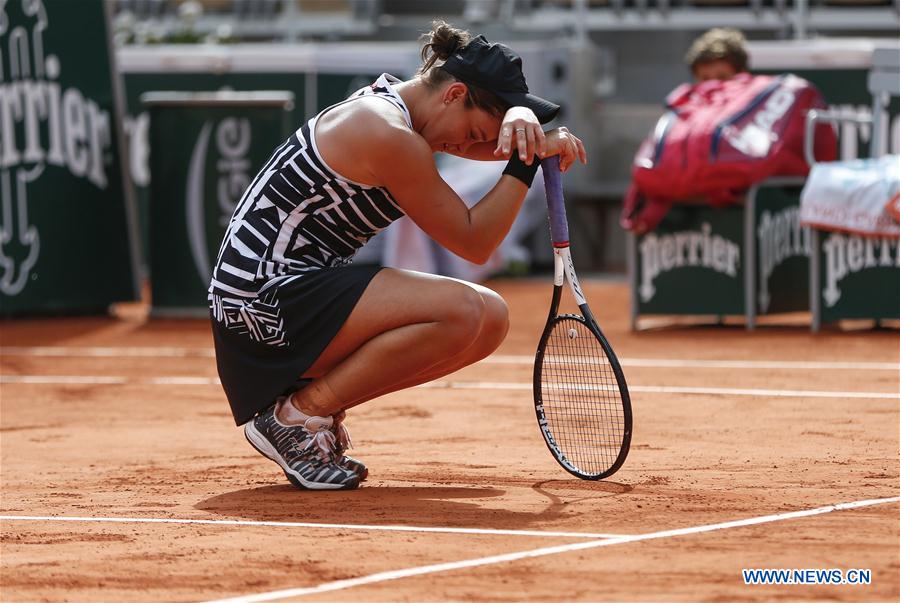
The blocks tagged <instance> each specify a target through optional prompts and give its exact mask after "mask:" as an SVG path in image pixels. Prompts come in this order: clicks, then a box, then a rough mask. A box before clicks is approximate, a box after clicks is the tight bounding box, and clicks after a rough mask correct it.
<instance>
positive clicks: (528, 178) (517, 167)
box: [503, 153, 541, 188]
mask: <svg viewBox="0 0 900 603" xmlns="http://www.w3.org/2000/svg"><path fill="white" fill-rule="evenodd" d="M540 165H541V161H540V159H538V156H537V155H535V156H534V157H533V158H532V160H531V165H526V164H525V162H524V161H522V160H521V159H519V155H518V154H517V153H513V155H512V157H510V158H509V163H507V164H506V168H505V169H504V170H503V173H504V174H509V175H510V176H512V177H513V178H518V179H519V180H521V181H522V182H524V183H525V186H527V187H528V188H531V183H532V182H534V175H535V174H537V170H538V167H540Z"/></svg>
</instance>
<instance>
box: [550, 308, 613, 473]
mask: <svg viewBox="0 0 900 603" xmlns="http://www.w3.org/2000/svg"><path fill="white" fill-rule="evenodd" d="M541 371H542V372H541V395H542V402H543V408H544V416H545V418H546V420H547V424H548V427H549V429H550V432H551V433H552V434H553V437H554V439H555V440H556V443H557V445H558V446H559V448H560V450H561V451H562V453H563V454H564V455H565V457H566V459H567V460H568V462H569V463H570V464H571V465H573V466H574V467H575V468H576V469H578V470H579V471H581V472H583V473H585V474H589V475H599V474H601V473H604V472H606V471H607V470H608V469H610V468H611V467H612V466H613V464H614V463H615V462H616V459H617V458H618V456H619V452H620V450H621V448H622V443H623V439H624V437H625V411H624V409H623V404H622V397H621V393H620V390H619V383H618V380H617V379H616V373H615V370H614V369H613V367H612V365H611V364H610V362H609V358H608V357H607V355H606V352H605V350H604V349H603V346H602V345H601V344H600V341H599V340H598V339H597V337H596V336H595V335H594V333H593V332H592V331H591V330H590V329H589V328H588V327H587V325H586V324H584V323H583V322H582V321H581V320H579V319H577V318H574V317H560V318H559V319H558V321H557V322H556V324H555V325H554V326H553V328H552V330H551V332H550V336H549V338H548V339H547V343H546V346H545V349H544V356H543V360H542V368H541Z"/></svg>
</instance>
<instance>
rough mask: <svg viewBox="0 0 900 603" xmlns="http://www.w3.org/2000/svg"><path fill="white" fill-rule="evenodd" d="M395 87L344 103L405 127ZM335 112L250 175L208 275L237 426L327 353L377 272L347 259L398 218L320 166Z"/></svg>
mask: <svg viewBox="0 0 900 603" xmlns="http://www.w3.org/2000/svg"><path fill="white" fill-rule="evenodd" d="M397 82H399V80H398V79H397V78H395V77H393V76H390V75H388V74H383V75H382V76H381V77H379V78H378V80H377V81H376V82H375V83H374V84H372V85H371V86H367V87H365V88H363V89H361V90H359V91H357V92H356V93H354V94H353V95H351V96H350V98H348V99H347V100H345V101H343V103H348V102H353V100H355V99H357V98H361V97H364V96H377V97H378V98H382V99H384V100H385V101H386V102H389V103H391V104H393V105H394V106H396V107H398V108H399V109H400V110H401V111H402V112H403V115H404V116H405V118H406V123H407V125H408V126H409V127H410V128H412V121H411V118H410V115H409V110H408V109H407V108H406V105H405V104H404V103H403V100H402V99H401V98H400V96H399V95H398V94H397V93H396V92H395V91H394V89H393V87H392V84H394V83H397ZM343 103H339V104H343ZM334 106H337V105H334ZM334 106H333V107H334ZM333 107H329V109H325V111H323V112H322V113H319V114H318V115H316V116H315V117H313V118H312V119H310V120H309V121H308V122H307V123H306V124H304V125H303V126H302V127H301V128H300V129H298V130H297V131H296V132H295V133H294V134H293V135H291V137H290V138H289V139H288V140H287V141H285V142H284V144H282V145H281V146H280V147H278V148H277V149H276V150H275V152H274V153H273V154H272V156H271V157H270V158H269V160H268V161H267V163H266V165H265V166H263V168H262V169H261V170H260V172H259V173H258V174H257V176H256V178H255V179H254V180H253V182H252V183H251V184H250V186H249V187H248V189H247V191H246V192H245V193H244V196H243V197H242V198H241V200H240V202H239V203H238V205H237V207H236V209H235V212H234V215H233V216H232V218H231V222H230V223H229V225H228V229H227V231H226V233H225V237H224V240H223V241H222V246H221V248H220V250H219V255H218V258H217V260H216V265H215V268H214V269H213V277H212V282H211V284H210V287H209V303H210V314H211V317H212V325H213V338H214V340H215V345H216V362H217V365H218V369H219V377H220V379H221V381H222V386H223V388H224V389H225V393H226V395H227V396H228V401H229V403H230V404H231V410H232V413H233V414H234V418H235V421H236V422H237V424H239V425H240V424H242V423H245V422H246V421H248V420H249V419H250V418H252V417H253V415H254V414H256V413H257V412H259V411H261V410H264V409H265V408H267V407H268V406H269V405H271V404H272V402H273V401H274V399H275V397H276V396H278V395H280V394H283V393H285V392H286V391H289V390H290V389H292V388H293V387H295V383H296V381H297V379H298V378H299V377H300V375H301V374H302V373H303V372H304V371H306V369H308V368H309V367H310V366H311V365H312V364H313V362H315V360H316V359H317V358H318V357H319V355H320V354H321V353H322V351H323V350H324V349H325V348H326V347H327V346H328V344H329V343H330V342H331V340H332V339H333V337H334V335H335V334H336V333H337V331H338V330H339V329H340V328H341V326H342V325H343V324H344V321H346V319H347V316H349V314H350V312H351V311H352V310H353V307H354V306H355V305H356V302H357V301H358V300H359V297H360V296H361V295H362V293H363V291H365V289H366V287H367V286H368V284H369V281H370V280H371V279H372V277H374V276H375V274H376V273H377V272H378V270H379V268H378V267H375V266H350V265H349V264H350V262H351V260H352V258H353V256H354V254H355V253H356V252H357V250H359V248H360V247H362V246H363V245H364V244H365V243H366V242H367V241H368V240H369V239H370V238H372V237H373V236H374V235H375V234H377V233H378V232H380V231H381V230H383V229H384V228H386V227H387V226H388V225H389V224H390V223H391V222H393V221H394V220H397V219H398V218H400V217H402V216H403V215H404V214H403V211H402V210H401V209H400V207H399V206H398V205H397V203H396V201H394V199H393V198H392V197H391V195H390V193H389V192H388V191H387V189H384V188H378V187H373V186H368V185H365V184H360V183H358V182H353V181H352V180H349V179H347V178H344V177H343V176H341V175H340V174H338V173H337V172H335V171H334V170H333V169H331V168H330V167H329V166H328V165H327V164H326V163H325V161H324V159H323V158H322V156H321V154H320V153H319V151H318V148H317V146H316V138H315V128H316V123H317V122H318V120H319V119H320V118H321V116H322V114H323V113H325V112H326V111H328V110H330V109H332V108H333Z"/></svg>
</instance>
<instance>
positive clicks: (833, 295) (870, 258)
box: [822, 232, 900, 308]
mask: <svg viewBox="0 0 900 603" xmlns="http://www.w3.org/2000/svg"><path fill="white" fill-rule="evenodd" d="M898 244H900V240H897V239H892V238H889V237H880V238H878V237H861V236H859V235H843V234H840V233H836V232H833V233H830V234H829V235H828V238H826V239H825V242H824V243H823V244H822V250H823V251H824V252H825V288H824V289H823V290H822V298H823V299H824V300H825V305H827V306H828V307H829V308H831V307H832V306H834V305H835V304H836V303H837V302H838V301H839V300H840V299H841V289H840V287H838V285H839V284H840V282H841V281H842V280H844V278H846V277H847V276H849V275H850V274H854V273H856V272H859V271H860V270H865V269H867V268H876V267H881V268H890V267H892V266H894V267H897V268H900V249H898ZM892 249H893V252H892V251H891V250H892Z"/></svg>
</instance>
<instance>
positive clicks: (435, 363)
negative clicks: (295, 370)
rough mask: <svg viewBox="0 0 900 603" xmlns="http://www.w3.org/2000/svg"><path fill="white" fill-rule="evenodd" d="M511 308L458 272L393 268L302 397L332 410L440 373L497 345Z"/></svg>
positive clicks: (302, 404)
mask: <svg viewBox="0 0 900 603" xmlns="http://www.w3.org/2000/svg"><path fill="white" fill-rule="evenodd" d="M507 328H508V314H507V310H506V305H505V303H504V302H503V300H502V299H501V298H500V297H499V296H498V295H497V294H496V293H494V292H492V291H490V290H489V289H486V288H484V287H480V286H477V285H472V284H470V283H464V282H462V281H456V280H454V279H449V278H444V277H438V276H433V275H426V274H421V273H415V272H409V271H402V270H393V269H385V270H382V271H381V272H379V273H378V274H377V275H376V276H375V278H373V279H372V282H371V283H370V284H369V286H368V288H367V289H366V291H365V293H364V294H363V295H362V297H361V298H360V300H359V302H358V303H357V305H356V307H355V308H354V310H353V312H352V313H351V314H350V316H349V318H348V319H347V321H346V322H345V323H344V325H343V327H342V328H341V330H340V331H339V332H338V334H337V336H336V337H335V338H334V340H333V341H332V342H331V344H330V345H329V346H328V347H327V348H326V349H325V351H324V352H323V353H322V354H321V355H320V357H319V358H318V359H317V360H316V362H315V363H314V364H313V366H312V367H310V369H309V370H308V371H307V372H306V374H305V375H304V376H306V377H313V378H315V381H314V382H313V384H312V385H310V386H308V387H307V388H305V389H303V390H301V391H300V392H298V393H297V394H296V395H295V396H294V403H295V405H296V406H298V407H299V408H300V409H301V410H302V411H303V412H305V413H307V414H310V413H315V414H319V415H325V416H327V415H331V414H335V413H337V412H339V411H340V410H341V409H343V408H347V407H349V406H352V405H355V404H359V403H360V402H363V401H366V400H369V399H372V398H373V397H377V396H378V395H383V394H384V393H388V392H391V391H396V390H397V389H402V388H404V387H410V386H412V385H415V384H418V383H422V382H424V381H429V380H431V379H435V378H437V377H440V376H442V375H445V374H447V373H450V372H453V371H455V370H457V369H458V368H461V367H463V366H466V365H468V364H471V363H472V362H476V361H477V360H479V359H481V358H483V357H485V356H487V355H488V354H490V353H491V352H492V351H494V350H495V349H496V348H497V346H499V345H500V342H501V341H502V340H503V338H504V337H505V335H506V331H507Z"/></svg>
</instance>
